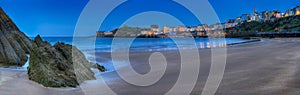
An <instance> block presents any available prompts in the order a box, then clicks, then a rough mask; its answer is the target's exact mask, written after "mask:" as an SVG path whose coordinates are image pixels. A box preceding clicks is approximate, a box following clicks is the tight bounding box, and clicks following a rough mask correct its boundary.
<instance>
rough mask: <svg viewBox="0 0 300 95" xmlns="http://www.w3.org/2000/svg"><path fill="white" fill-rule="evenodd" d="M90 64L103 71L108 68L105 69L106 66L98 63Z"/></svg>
mask: <svg viewBox="0 0 300 95" xmlns="http://www.w3.org/2000/svg"><path fill="white" fill-rule="evenodd" d="M90 64H91V65H92V67H93V68H96V69H98V70H99V71H101V72H105V71H106V69H105V67H104V66H101V65H99V64H97V63H90Z"/></svg>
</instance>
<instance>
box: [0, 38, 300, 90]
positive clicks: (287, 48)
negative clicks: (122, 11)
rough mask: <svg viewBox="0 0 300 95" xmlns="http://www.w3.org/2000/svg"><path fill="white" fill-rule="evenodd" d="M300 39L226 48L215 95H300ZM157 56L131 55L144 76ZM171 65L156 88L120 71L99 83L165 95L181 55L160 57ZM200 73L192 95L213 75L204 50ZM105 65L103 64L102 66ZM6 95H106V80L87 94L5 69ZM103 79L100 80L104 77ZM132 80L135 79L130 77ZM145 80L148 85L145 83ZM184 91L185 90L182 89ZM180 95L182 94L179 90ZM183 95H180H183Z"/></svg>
mask: <svg viewBox="0 0 300 95" xmlns="http://www.w3.org/2000/svg"><path fill="white" fill-rule="evenodd" d="M299 49H300V38H274V39H262V41H260V42H251V43H244V44H237V45H232V46H228V47H227V65H226V69H225V73H224V77H223V80H222V82H221V84H220V86H219V88H218V90H217V92H216V95H299V94H300V77H299V76H297V75H299V74H300V70H299V68H300V67H299V66H300V64H299V63H300V51H299ZM152 53H154V52H150V51H149V52H131V53H130V55H129V56H130V61H131V65H132V67H133V68H134V70H135V71H136V72H138V73H140V74H146V73H147V72H149V71H150V68H149V64H148V59H149V57H150V56H151V54H152ZM161 53H162V54H163V55H164V56H165V58H166V61H167V62H168V64H167V69H166V72H165V74H164V76H162V78H161V80H159V81H158V82H157V83H155V84H153V85H150V86H146V87H141V86H135V85H132V84H129V83H127V82H126V81H124V80H122V79H120V77H119V76H118V74H117V72H115V71H111V72H106V73H101V74H99V73H96V77H98V79H99V78H100V79H103V80H104V81H105V83H106V84H107V85H108V87H110V88H111V89H112V90H113V91H114V92H115V93H116V94H118V95H119V94H120V95H142V94H143V95H161V94H164V93H166V92H167V91H168V90H170V89H171V88H172V86H173V85H174V83H175V82H176V81H177V78H178V75H179V71H180V65H181V60H180V53H179V52H178V51H176V50H168V51H162V52H161ZM199 54H200V61H201V64H200V73H199V75H198V80H197V84H196V85H195V88H194V89H193V91H192V93H191V95H201V92H202V89H203V87H204V85H205V82H206V79H207V77H208V74H209V70H210V64H211V50H210V49H199ZM96 56H101V58H99V59H97V60H99V61H102V62H107V61H109V60H110V59H111V56H110V53H108V52H98V53H97V54H96ZM100 64H101V63H100ZM0 75H1V76H0V94H1V95H84V94H85V93H90V94H87V95H106V94H107V93H108V92H106V90H105V89H101V87H98V86H99V85H104V84H103V83H101V82H99V81H101V80H94V81H87V82H85V83H83V86H82V87H83V89H81V88H79V87H77V88H45V87H43V86H41V85H39V84H37V83H35V82H32V81H30V80H29V79H28V75H27V72H26V71H21V70H10V69H0ZM100 76H101V77H100ZM128 76H130V74H128ZM140 81H143V80H140ZM183 87H184V86H183ZM178 92H180V91H178ZM178 95H181V94H180V93H178Z"/></svg>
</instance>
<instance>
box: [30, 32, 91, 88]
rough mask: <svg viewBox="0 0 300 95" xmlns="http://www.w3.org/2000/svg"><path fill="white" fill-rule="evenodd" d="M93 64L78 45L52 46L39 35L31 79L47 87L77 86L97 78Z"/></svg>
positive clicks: (62, 44) (35, 46) (33, 58)
mask: <svg viewBox="0 0 300 95" xmlns="http://www.w3.org/2000/svg"><path fill="white" fill-rule="evenodd" d="M90 68H91V64H90V63H89V62H88V60H87V59H86V58H85V56H84V55H83V53H82V52H80V51H79V50H78V49H77V48H76V47H74V46H71V45H67V44H64V43H56V44H55V45H54V46H51V45H50V44H49V43H48V42H46V41H43V40H42V39H41V37H40V36H37V37H36V38H35V39H34V41H33V49H32V51H31V56H30V65H29V68H28V75H29V79H30V80H33V81H35V82H38V83H40V84H42V85H44V86H46V87H76V86H77V85H79V83H82V82H83V81H85V80H93V79H95V77H94V73H93V72H92V71H91V69H90Z"/></svg>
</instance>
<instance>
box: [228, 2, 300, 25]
mask: <svg viewBox="0 0 300 95" xmlns="http://www.w3.org/2000/svg"><path fill="white" fill-rule="evenodd" d="M298 15H300V6H297V7H294V8H292V9H288V10H286V12H284V13H282V12H280V11H278V10H274V11H268V10H265V11H262V12H257V10H256V8H254V11H253V13H252V14H242V15H241V16H239V17H237V18H235V19H229V20H227V21H226V22H225V24H227V25H225V27H224V28H231V27H234V26H236V25H238V24H239V23H243V22H251V21H268V20H275V19H278V18H283V17H289V16H298Z"/></svg>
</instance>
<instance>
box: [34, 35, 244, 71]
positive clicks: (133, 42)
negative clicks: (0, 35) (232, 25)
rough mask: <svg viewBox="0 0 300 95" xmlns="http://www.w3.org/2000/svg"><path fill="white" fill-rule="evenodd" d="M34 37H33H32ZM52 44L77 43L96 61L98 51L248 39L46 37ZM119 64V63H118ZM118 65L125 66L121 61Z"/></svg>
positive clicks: (211, 45)
mask: <svg viewBox="0 0 300 95" xmlns="http://www.w3.org/2000/svg"><path fill="white" fill-rule="evenodd" d="M32 39H33V38H32ZM43 39H44V40H46V41H49V42H50V44H52V45H53V44H55V43H56V42H64V43H66V44H73V45H76V46H77V47H78V48H79V49H80V50H82V52H83V53H84V54H85V56H86V57H87V58H88V60H89V61H92V62H95V60H96V59H97V60H99V59H101V56H95V57H94V55H93V54H95V53H97V52H117V51H124V50H125V51H126V50H129V51H130V52H145V51H165V50H178V49H190V48H202V49H205V48H217V47H225V46H226V44H231V43H239V42H244V41H246V40H243V39H238V38H223V39H208V38H196V39H191V38H175V39H168V38H167V39H166V38H136V39H132V38H117V39H113V38H97V39H94V38H76V41H74V43H73V38H72V37H44V38H43ZM96 63H101V65H103V66H104V67H105V68H106V69H107V70H108V72H110V71H114V70H115V69H116V68H114V66H113V64H112V62H111V61H105V62H96ZM116 65H118V64H116ZM119 65H120V66H118V67H124V66H123V65H122V64H121V63H120V64H119Z"/></svg>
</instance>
